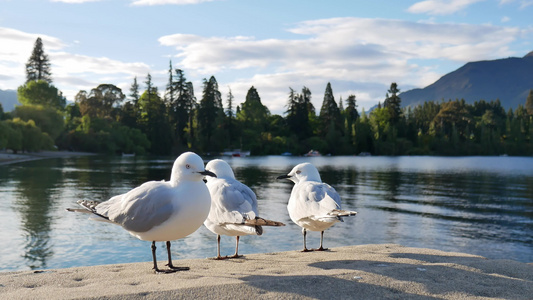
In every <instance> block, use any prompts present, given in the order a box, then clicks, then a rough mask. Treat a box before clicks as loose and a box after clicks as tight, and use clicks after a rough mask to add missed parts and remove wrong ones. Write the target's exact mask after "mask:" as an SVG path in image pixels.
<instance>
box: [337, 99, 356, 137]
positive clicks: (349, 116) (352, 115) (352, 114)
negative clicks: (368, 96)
mask: <svg viewBox="0 0 533 300" xmlns="http://www.w3.org/2000/svg"><path fill="white" fill-rule="evenodd" d="M341 103H342V102H341ZM344 115H345V118H346V138H347V140H348V145H352V146H353V145H354V142H355V140H354V137H355V122H356V121H357V119H358V118H359V112H357V100H356V99H355V95H350V96H348V99H346V109H345V110H344Z"/></svg>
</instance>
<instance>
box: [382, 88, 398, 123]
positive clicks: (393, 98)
mask: <svg viewBox="0 0 533 300" xmlns="http://www.w3.org/2000/svg"><path fill="white" fill-rule="evenodd" d="M398 93H400V90H399V89H398V85H397V84H396V82H393V83H391V85H390V88H389V90H388V93H387V96H386V99H385V102H384V103H383V107H387V108H388V109H389V112H390V118H391V121H392V123H393V124H396V123H398V121H399V120H400V114H401V112H402V111H401V102H402V99H400V97H399V96H398Z"/></svg>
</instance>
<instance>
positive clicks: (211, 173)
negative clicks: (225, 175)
mask: <svg viewBox="0 0 533 300" xmlns="http://www.w3.org/2000/svg"><path fill="white" fill-rule="evenodd" d="M198 173H200V174H202V175H204V176H211V177H215V178H216V177H217V175H216V174H215V173H213V172H211V171H208V170H205V171H203V172H198Z"/></svg>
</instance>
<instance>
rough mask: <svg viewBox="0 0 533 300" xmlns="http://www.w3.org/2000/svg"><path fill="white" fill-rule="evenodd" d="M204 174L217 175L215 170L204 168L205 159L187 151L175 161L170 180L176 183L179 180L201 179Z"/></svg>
mask: <svg viewBox="0 0 533 300" xmlns="http://www.w3.org/2000/svg"><path fill="white" fill-rule="evenodd" d="M204 176H212V177H217V176H216V175H215V174H214V173H213V172H210V171H207V170H206V169H205V168H204V161H203V160H202V158H201V157H200V156H199V155H198V154H196V153H193V152H185V153H183V154H181V155H180V156H178V158H176V161H174V165H173V166H172V174H171V175H170V181H171V183H174V184H175V183H177V181H179V180H192V181H200V180H202V179H203V178H204Z"/></svg>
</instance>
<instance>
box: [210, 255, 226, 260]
mask: <svg viewBox="0 0 533 300" xmlns="http://www.w3.org/2000/svg"><path fill="white" fill-rule="evenodd" d="M226 258H228V257H227V256H217V257H213V258H211V259H214V260H224V259H226Z"/></svg>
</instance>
